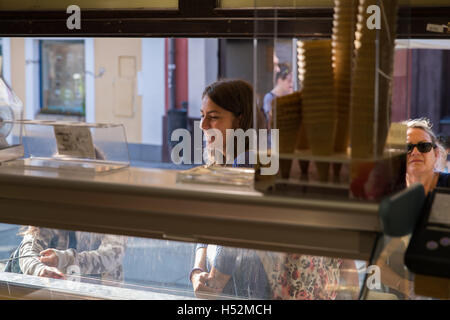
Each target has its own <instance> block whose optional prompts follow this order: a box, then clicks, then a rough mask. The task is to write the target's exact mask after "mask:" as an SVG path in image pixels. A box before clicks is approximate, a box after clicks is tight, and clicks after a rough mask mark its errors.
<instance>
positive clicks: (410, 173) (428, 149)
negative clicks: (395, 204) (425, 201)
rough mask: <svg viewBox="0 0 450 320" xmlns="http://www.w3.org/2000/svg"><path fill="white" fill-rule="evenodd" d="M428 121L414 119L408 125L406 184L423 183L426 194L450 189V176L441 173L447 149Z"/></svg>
mask: <svg viewBox="0 0 450 320" xmlns="http://www.w3.org/2000/svg"><path fill="white" fill-rule="evenodd" d="M431 126H432V125H431V123H430V122H429V120H428V119H425V118H422V119H414V120H410V121H408V123H407V127H408V130H407V147H408V155H407V171H406V184H407V185H408V186H409V185H411V184H413V183H417V182H419V183H421V184H422V185H423V186H424V188H425V193H426V194H428V192H430V191H432V190H433V189H434V188H435V187H450V179H449V177H450V175H449V174H447V173H444V172H439V165H440V162H441V161H440V159H441V158H442V157H443V156H444V155H445V153H446V152H445V149H444V148H443V147H442V146H441V145H440V143H439V141H438V140H437V138H436V135H435V134H434V133H433V131H432V130H431Z"/></svg>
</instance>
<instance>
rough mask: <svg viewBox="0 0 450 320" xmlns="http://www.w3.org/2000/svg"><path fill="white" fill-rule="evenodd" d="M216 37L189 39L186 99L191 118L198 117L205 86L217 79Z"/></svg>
mask: <svg viewBox="0 0 450 320" xmlns="http://www.w3.org/2000/svg"><path fill="white" fill-rule="evenodd" d="M218 48H219V42H218V40H217V39H189V44H188V55H189V57H188V81H189V88H188V99H189V114H188V116H189V117H191V118H200V107H201V103H202V93H203V90H204V89H205V87H206V86H207V85H208V84H210V83H212V82H214V81H216V80H217V74H218V65H219V59H218Z"/></svg>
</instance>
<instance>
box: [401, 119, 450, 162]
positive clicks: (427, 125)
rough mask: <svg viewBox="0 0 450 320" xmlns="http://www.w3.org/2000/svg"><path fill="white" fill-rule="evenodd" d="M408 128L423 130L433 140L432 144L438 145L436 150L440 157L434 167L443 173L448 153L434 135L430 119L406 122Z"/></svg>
mask: <svg viewBox="0 0 450 320" xmlns="http://www.w3.org/2000/svg"><path fill="white" fill-rule="evenodd" d="M406 127H407V128H408V129H422V130H423V131H425V132H426V133H428V135H429V136H430V138H431V142H432V143H433V144H435V145H436V148H437V150H438V156H437V159H436V163H435V165H434V169H435V170H436V171H443V170H444V168H445V167H446V165H447V152H446V151H445V148H444V146H443V145H442V144H441V142H440V141H439V139H438V138H437V137H436V135H435V134H434V132H433V130H432V127H433V124H432V123H431V121H430V119H428V118H425V117H424V118H418V119H410V120H408V121H406Z"/></svg>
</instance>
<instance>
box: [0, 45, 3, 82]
mask: <svg viewBox="0 0 450 320" xmlns="http://www.w3.org/2000/svg"><path fill="white" fill-rule="evenodd" d="M0 77H3V48H2V38H0Z"/></svg>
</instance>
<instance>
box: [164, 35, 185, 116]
mask: <svg viewBox="0 0 450 320" xmlns="http://www.w3.org/2000/svg"><path fill="white" fill-rule="evenodd" d="M168 42H169V41H168V39H166V41H165V57H166V61H165V76H164V80H165V86H164V87H165V90H166V92H165V97H166V107H165V109H166V113H167V110H168V109H169V86H168V82H167V81H168V72H167V64H168V61H169V59H168V58H169V50H168ZM175 47H176V49H175V64H176V69H175V88H176V100H175V101H176V105H175V106H176V108H177V109H178V108H181V102H183V101H188V39H175Z"/></svg>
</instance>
